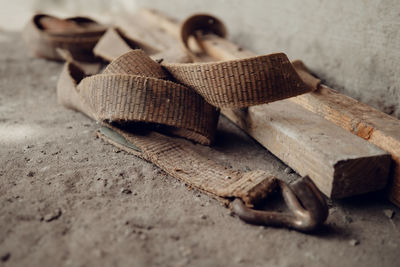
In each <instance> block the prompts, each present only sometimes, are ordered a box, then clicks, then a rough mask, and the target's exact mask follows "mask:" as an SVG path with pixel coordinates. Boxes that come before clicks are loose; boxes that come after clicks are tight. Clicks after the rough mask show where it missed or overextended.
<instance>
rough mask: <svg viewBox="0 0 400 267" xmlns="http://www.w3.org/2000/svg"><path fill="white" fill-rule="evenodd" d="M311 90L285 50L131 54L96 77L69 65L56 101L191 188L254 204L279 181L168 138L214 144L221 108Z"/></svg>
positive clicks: (268, 175) (270, 100) (249, 103)
mask: <svg viewBox="0 0 400 267" xmlns="http://www.w3.org/2000/svg"><path fill="white" fill-rule="evenodd" d="M109 36H114V37H115V34H110V35H109ZM119 40H123V39H121V38H120V39H119ZM124 49H125V48H124ZM100 50H101V49H100ZM100 50H99V51H100ZM108 55H109V57H114V55H115V54H113V53H108ZM313 89H315V88H311V87H309V86H308V85H306V84H305V83H304V82H303V81H302V79H301V78H300V77H299V75H298V74H297V72H296V71H295V69H294V68H293V66H292V64H291V63H290V62H289V60H288V59H287V57H286V55H284V54H282V53H279V54H272V55H265V56H257V57H252V58H246V59H239V60H231V61H224V62H209V63H173V64H172V63H164V64H163V63H161V64H159V63H157V62H155V61H153V60H152V59H151V58H150V57H149V56H147V55H146V54H145V52H144V51H142V50H131V51H129V52H127V53H125V54H123V55H121V56H119V57H117V58H115V59H114V60H113V61H112V62H111V63H110V64H109V65H108V66H107V67H106V68H105V70H104V71H103V72H102V73H101V74H97V75H93V76H90V77H86V75H85V73H84V72H83V71H82V70H80V69H79V68H78V67H77V66H76V65H75V64H74V63H72V62H67V63H66V65H65V67H64V70H63V72H62V74H61V77H60V81H59V84H58V99H59V101H60V102H61V103H62V104H63V105H65V106H67V107H70V108H73V109H76V110H79V111H81V112H83V113H85V114H87V115H88V116H90V117H92V118H93V119H95V120H97V121H100V122H103V123H105V124H106V125H107V127H108V128H107V129H108V130H107V131H108V132H113V133H114V134H111V135H107V134H104V132H99V134H98V135H99V136H100V137H101V138H103V139H105V140H107V141H108V142H110V143H112V144H114V145H116V146H118V147H120V148H121V149H124V150H126V151H128V152H131V153H133V154H135V155H137V156H139V157H142V158H144V159H146V160H149V161H151V162H153V163H154V164H156V165H157V166H159V167H160V168H162V169H163V170H164V171H166V172H167V173H169V174H170V175H172V176H174V177H176V178H178V179H180V180H182V181H184V182H185V183H187V184H188V185H189V186H193V187H196V188H198V189H200V190H202V191H204V192H207V193H209V194H211V195H213V196H216V197H220V198H222V199H225V200H226V199H231V198H240V199H242V200H243V201H244V202H245V203H246V204H247V205H248V206H251V205H253V204H254V203H256V202H257V201H258V200H260V199H263V198H264V197H265V196H266V195H267V194H268V193H269V192H271V191H272V190H273V189H274V188H275V184H276V178H274V177H273V176H272V175H270V174H268V173H266V172H263V171H252V172H248V173H242V172H238V171H232V170H229V169H226V168H225V167H223V166H221V165H219V164H216V163H215V162H213V161H211V160H209V159H207V158H205V157H204V156H201V155H199V154H198V153H196V152H195V149H194V147H193V146H194V144H193V143H190V142H188V141H186V140H183V139H178V138H176V137H170V136H168V135H175V136H180V137H184V138H186V139H189V140H192V141H194V142H197V143H201V144H211V143H212V141H213V138H214V134H215V131H216V126H217V122H218V116H219V108H222V107H231V108H240V107H248V106H252V105H257V104H262V103H268V102H272V101H276V100H279V99H284V98H288V97H292V96H296V95H299V94H302V93H305V92H309V91H312V90H313ZM143 126H144V127H143ZM149 128H150V129H151V130H158V131H159V132H162V133H164V134H161V133H159V132H155V131H149ZM107 131H106V132H107ZM165 133H166V134H167V135H165ZM116 135H117V136H119V137H118V138H115V136H116ZM121 140H123V141H121ZM135 148H137V149H135Z"/></svg>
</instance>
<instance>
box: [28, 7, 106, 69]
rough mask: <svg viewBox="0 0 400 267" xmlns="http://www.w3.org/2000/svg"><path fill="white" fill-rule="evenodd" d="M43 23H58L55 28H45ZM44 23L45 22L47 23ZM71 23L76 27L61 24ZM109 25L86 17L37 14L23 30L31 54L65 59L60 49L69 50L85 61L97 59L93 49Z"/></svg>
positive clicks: (79, 59) (77, 58)
mask: <svg viewBox="0 0 400 267" xmlns="http://www.w3.org/2000/svg"><path fill="white" fill-rule="evenodd" d="M43 22H46V23H47V24H49V25H51V23H53V24H55V23H54V22H58V24H57V25H56V26H58V28H60V29H57V28H56V27H53V29H46V28H45V25H44V24H43ZM46 23H45V24H46ZM66 23H70V24H72V25H74V26H75V27H74V28H73V29H72V30H71V29H68V30H64V31H62V27H63V26H65V24H66ZM105 31H106V27H105V26H103V25H101V24H99V23H97V22H96V21H94V20H92V19H90V18H86V17H72V18H67V19H64V20H62V19H58V18H56V17H53V16H50V15H46V14H38V15H35V16H34V17H32V18H31V20H30V21H29V22H28V24H27V25H26V26H25V28H24V30H23V38H24V40H25V43H26V45H27V47H28V48H29V50H30V51H31V53H32V54H33V55H34V56H37V57H43V58H46V59H51V60H59V61H62V60H64V58H63V57H62V55H60V54H59V53H58V51H57V49H64V50H67V51H68V52H69V53H70V54H71V55H72V57H73V58H74V60H76V61H83V62H92V61H95V60H96V59H95V56H94V55H93V48H94V47H95V45H96V44H97V42H98V41H99V39H100V38H101V37H102V36H103V34H104V33H105Z"/></svg>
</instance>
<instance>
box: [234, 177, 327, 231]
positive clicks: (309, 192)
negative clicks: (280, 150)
mask: <svg viewBox="0 0 400 267" xmlns="http://www.w3.org/2000/svg"><path fill="white" fill-rule="evenodd" d="M278 184H279V187H280V189H281V194H282V196H283V199H284V201H285V203H286V205H287V207H288V208H289V212H276V211H264V210H255V209H251V208H248V207H246V206H245V204H244V203H243V201H242V200H240V199H239V198H236V199H235V200H234V201H233V202H232V203H231V208H232V210H233V212H234V213H235V214H237V215H238V216H239V218H240V219H242V220H243V221H245V222H247V223H251V224H258V225H265V226H278V227H288V228H292V229H296V230H299V231H304V232H306V231H312V230H315V229H317V228H318V227H319V226H320V225H322V224H323V223H324V222H325V220H326V218H327V217H328V206H327V204H326V201H325V198H324V196H323V195H322V193H321V191H319V189H318V188H317V187H316V186H315V184H314V183H313V182H312V181H311V179H310V178H309V177H308V176H305V177H303V178H301V179H300V180H299V181H297V182H295V183H293V185H291V187H289V185H288V184H286V183H285V182H283V181H281V180H279V182H278Z"/></svg>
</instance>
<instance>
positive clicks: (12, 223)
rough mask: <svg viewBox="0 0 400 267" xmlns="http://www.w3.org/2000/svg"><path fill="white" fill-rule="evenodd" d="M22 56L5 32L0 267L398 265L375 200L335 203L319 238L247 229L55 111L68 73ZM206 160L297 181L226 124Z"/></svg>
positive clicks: (387, 216) (399, 238) (17, 41)
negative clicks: (59, 82) (61, 77)
mask: <svg viewBox="0 0 400 267" xmlns="http://www.w3.org/2000/svg"><path fill="white" fill-rule="evenodd" d="M25 50H26V49H25V48H24V46H23V44H22V41H21V38H20V37H19V35H18V34H10V33H5V32H0V61H1V64H0V147H1V149H0V266H186V265H189V264H190V265H192V266H341V267H345V266H398V257H399V251H400V216H399V215H400V214H399V212H400V210H399V209H398V208H396V207H395V206H393V205H392V204H390V203H389V202H388V201H386V200H385V199H384V198H383V197H382V195H380V194H379V193H376V194H370V195H365V196H360V197H355V198H352V199H347V200H342V201H335V202H331V203H330V216H329V218H328V220H327V222H326V225H325V226H324V227H323V228H322V229H321V230H320V231H318V232H316V233H314V234H313V235H307V234H304V233H299V232H296V231H291V230H287V229H277V228H265V227H258V226H252V225H247V224H245V223H243V222H241V221H240V220H239V219H237V218H235V217H232V216H231V215H230V214H229V211H228V210H227V209H226V208H224V207H223V206H222V205H220V203H219V202H218V201H216V200H214V199H212V198H210V197H209V196H206V195H204V194H201V193H199V192H197V191H196V190H190V189H188V188H187V187H185V185H184V184H182V183H180V182H179V181H177V180H175V179H174V178H173V177H170V176H168V175H166V174H165V173H164V172H163V171H162V170H160V169H159V168H157V167H155V166H154V165H152V164H151V163H148V162H145V161H142V160H140V159H138V158H135V157H134V156H132V155H129V154H127V153H125V152H121V151H119V150H117V149H115V148H114V147H113V146H111V145H108V144H105V143H104V142H102V141H101V140H99V139H96V138H95V136H94V132H95V130H96V129H97V128H98V125H96V123H94V122H93V121H91V120H90V119H88V118H87V117H85V116H83V115H81V114H80V113H77V112H74V111H71V110H66V109H65V108H63V107H62V106H60V105H58V104H57V102H56V94H55V87H56V83H57V79H58V75H59V73H60V70H61V67H62V64H61V63H55V62H49V61H45V60H42V59H30V58H28V57H27V56H26V53H25V52H26V51H25ZM199 151H201V152H202V153H207V154H208V155H209V157H210V158H213V159H215V160H217V161H219V162H221V163H223V164H226V166H227V167H229V168H234V169H264V170H270V171H272V172H274V173H275V174H276V176H277V177H279V178H281V179H284V180H295V179H297V178H298V176H297V175H296V174H293V173H292V174H287V173H286V172H284V170H285V168H286V166H285V165H284V164H283V163H282V162H280V161H279V160H278V159H276V158H275V157H274V156H273V155H271V154H270V153H269V152H268V151H267V150H265V149H264V148H262V147H261V146H260V145H258V144H257V143H256V142H254V141H253V140H252V139H250V138H248V137H247V136H246V135H245V134H244V133H243V132H241V131H240V130H239V129H237V128H236V127H235V126H234V125H233V124H231V123H230V122H228V121H227V120H226V119H224V118H221V120H220V124H219V133H218V137H217V143H216V145H215V146H214V147H212V148H208V147H202V146H199ZM123 189H129V190H131V192H132V193H131V194H125V193H123V192H126V190H125V191H124V190H123ZM392 213H394V215H393V214H392Z"/></svg>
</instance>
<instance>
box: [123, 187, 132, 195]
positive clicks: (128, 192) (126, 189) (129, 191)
mask: <svg viewBox="0 0 400 267" xmlns="http://www.w3.org/2000/svg"><path fill="white" fill-rule="evenodd" d="M121 193H122V194H127V195H129V194H132V190H130V189H128V188H122V190H121Z"/></svg>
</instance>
